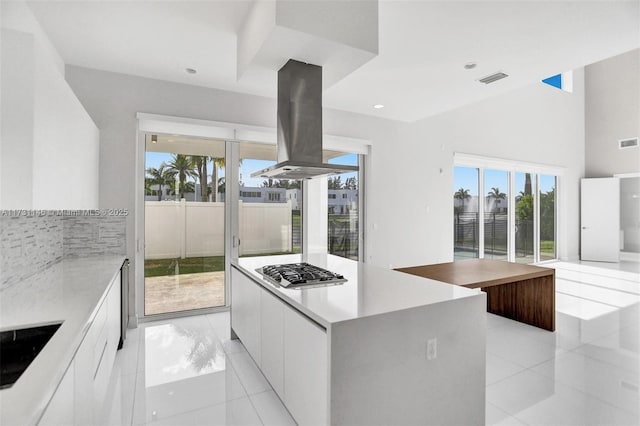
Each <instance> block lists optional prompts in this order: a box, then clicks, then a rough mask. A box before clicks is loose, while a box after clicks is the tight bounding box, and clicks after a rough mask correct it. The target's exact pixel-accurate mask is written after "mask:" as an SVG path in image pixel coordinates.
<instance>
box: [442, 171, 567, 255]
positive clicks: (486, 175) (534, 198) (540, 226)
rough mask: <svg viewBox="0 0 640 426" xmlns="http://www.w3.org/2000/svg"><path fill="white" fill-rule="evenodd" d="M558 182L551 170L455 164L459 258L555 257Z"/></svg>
mask: <svg viewBox="0 0 640 426" xmlns="http://www.w3.org/2000/svg"><path fill="white" fill-rule="evenodd" d="M556 186H557V177H556V176H554V175H552V174H536V173H533V172H527V171H526V170H525V171H517V170H504V169H502V170H501V169H499V168H495V169H494V168H489V167H486V168H485V167H468V166H455V167H454V188H453V239H454V241H453V247H454V260H463V259H469V258H486V259H497V260H505V261H511V262H517V263H526V264H528V263H535V262H539V261H544V260H551V259H555V258H556V257H557V241H556V234H557V231H556V224H557V203H556ZM480 193H482V194H483V195H482V197H481V198H480V197H479V195H478V194H480ZM479 199H480V202H479V201H478V200H479ZM479 217H482V218H483V220H482V221H479V220H478V218H479ZM479 235H481V236H482V239H480V238H478V236H479Z"/></svg>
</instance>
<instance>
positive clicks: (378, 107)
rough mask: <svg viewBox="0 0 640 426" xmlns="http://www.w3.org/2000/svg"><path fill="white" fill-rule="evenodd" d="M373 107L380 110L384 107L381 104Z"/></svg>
mask: <svg viewBox="0 0 640 426" xmlns="http://www.w3.org/2000/svg"><path fill="white" fill-rule="evenodd" d="M373 107H374V108H375V109H380V108H384V105H382V104H375V105H374V106H373Z"/></svg>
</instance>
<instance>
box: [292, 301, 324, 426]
mask: <svg viewBox="0 0 640 426" xmlns="http://www.w3.org/2000/svg"><path fill="white" fill-rule="evenodd" d="M327 359H328V353H327V334H326V332H325V331H324V330H322V329H321V328H320V327H319V326H317V325H316V324H315V323H313V322H311V320H309V319H308V318H306V317H304V316H302V315H301V314H299V313H297V312H296V311H294V310H293V309H291V308H289V307H285V308H284V403H285V405H286V406H287V408H288V409H289V411H290V412H291V414H292V415H293V417H294V419H295V420H296V422H297V423H298V424H299V425H325V424H327V411H328V407H327V392H328V386H327V385H328V372H327Z"/></svg>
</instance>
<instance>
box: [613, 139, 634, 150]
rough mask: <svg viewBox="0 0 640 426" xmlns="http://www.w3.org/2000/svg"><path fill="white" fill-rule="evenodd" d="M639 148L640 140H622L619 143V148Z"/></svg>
mask: <svg viewBox="0 0 640 426" xmlns="http://www.w3.org/2000/svg"><path fill="white" fill-rule="evenodd" d="M637 146H638V138H629V139H620V140H619V141H618V148H620V149H625V148H636V147H637Z"/></svg>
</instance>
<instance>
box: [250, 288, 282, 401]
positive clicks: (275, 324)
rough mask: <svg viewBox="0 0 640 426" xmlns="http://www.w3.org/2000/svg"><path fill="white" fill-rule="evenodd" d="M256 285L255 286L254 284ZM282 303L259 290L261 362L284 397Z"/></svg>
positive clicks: (277, 390) (274, 388)
mask: <svg viewBox="0 0 640 426" xmlns="http://www.w3.org/2000/svg"><path fill="white" fill-rule="evenodd" d="M256 287H257V286H256ZM284 309H285V308H284V304H283V303H282V302H280V301H279V300H278V299H277V298H276V297H275V296H272V295H271V294H267V292H266V291H264V290H261V292H260V325H261V337H262V339H261V340H262V342H261V355H262V357H261V363H260V367H261V369H262V373H263V374H264V375H265V377H266V378H267V380H269V383H271V386H272V387H273V390H274V391H276V393H277V394H278V395H279V396H280V398H282V399H284V360H283V356H282V355H283V348H284Z"/></svg>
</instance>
